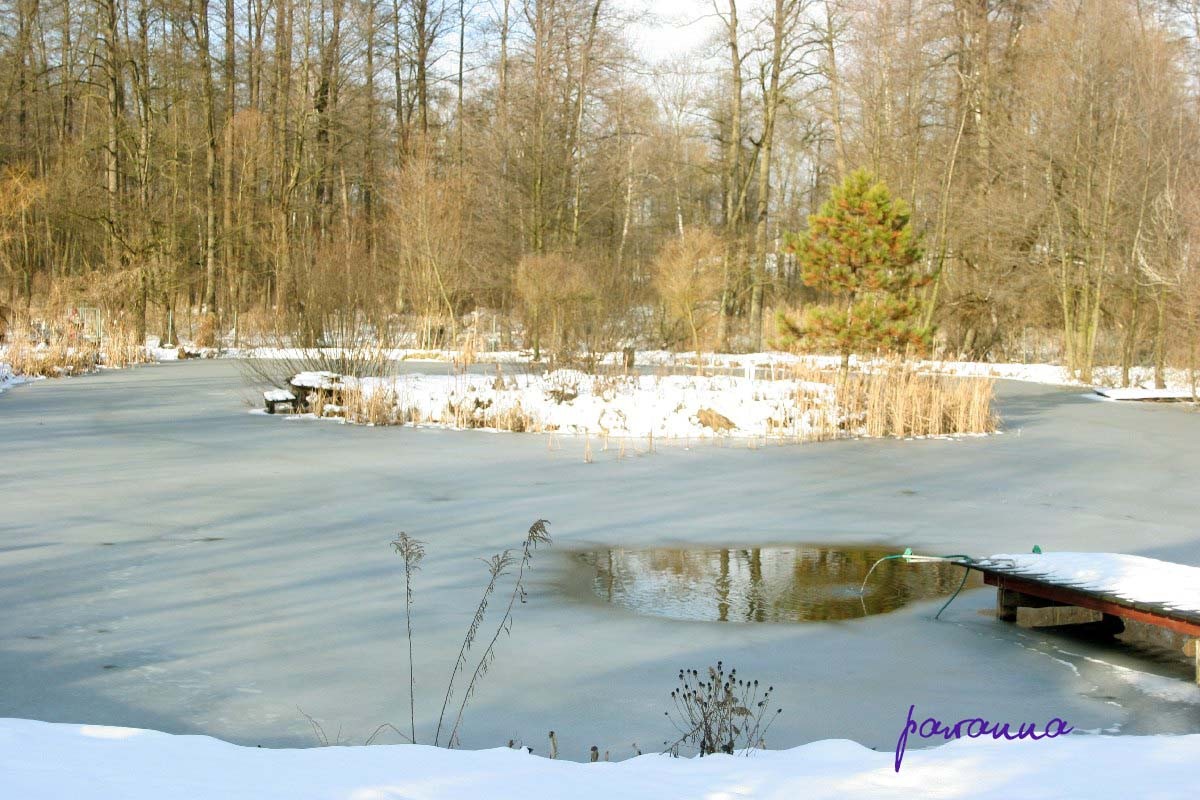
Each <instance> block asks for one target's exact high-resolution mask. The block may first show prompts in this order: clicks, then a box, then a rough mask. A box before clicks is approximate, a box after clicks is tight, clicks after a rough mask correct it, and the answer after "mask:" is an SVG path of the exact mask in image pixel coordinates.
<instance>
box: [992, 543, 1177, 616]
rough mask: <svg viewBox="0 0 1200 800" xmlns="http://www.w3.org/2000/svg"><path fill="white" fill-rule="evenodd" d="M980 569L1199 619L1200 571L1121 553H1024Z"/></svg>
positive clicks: (999, 558)
mask: <svg viewBox="0 0 1200 800" xmlns="http://www.w3.org/2000/svg"><path fill="white" fill-rule="evenodd" d="M979 563H981V564H983V565H994V566H1000V567H1004V568H1009V569H1013V570H1016V571H1019V572H1021V573H1024V574H1027V575H1034V576H1037V577H1038V578H1041V579H1044V580H1048V581H1053V582H1054V583H1061V584H1066V585H1069V586H1075V587H1078V588H1080V589H1087V590H1090V591H1094V592H1101V593H1103V594H1111V595H1115V596H1116V597H1120V598H1122V599H1124V600H1129V601H1131V602H1134V603H1152V604H1156V605H1163V606H1166V607H1167V608H1173V609H1176V610H1178V611H1186V612H1192V613H1197V614H1200V567H1190V566H1188V565H1186V564H1175V563H1172V562H1170V561H1159V560H1158V559H1155V558H1146V557H1144V556H1130V555H1123V554H1121V553H1021V554H1016V555H1013V554H1001V555H995V556H989V557H988V558H986V559H982V560H981V561H980V562H979Z"/></svg>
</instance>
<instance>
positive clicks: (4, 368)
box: [0, 363, 29, 392]
mask: <svg viewBox="0 0 1200 800" xmlns="http://www.w3.org/2000/svg"><path fill="white" fill-rule="evenodd" d="M28 382H29V378H26V377H25V376H24V375H14V374H13V371H12V367H10V366H9V365H8V364H4V363H0V392H3V391H4V390H5V389H11V388H12V387H14V386H20V385H21V384H22V383H28Z"/></svg>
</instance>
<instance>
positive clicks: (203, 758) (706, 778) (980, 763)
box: [0, 719, 1200, 800]
mask: <svg viewBox="0 0 1200 800" xmlns="http://www.w3.org/2000/svg"><path fill="white" fill-rule="evenodd" d="M1197 759H1200V735H1190V736H1145V737H1135V736H1123V737H1108V736H1084V735H1070V736H1065V737H1061V738H1056V739H1045V740H1041V741H1029V740H1024V741H1014V742H1010V741H1003V740H1002V741H993V740H991V739H990V738H986V739H974V740H971V739H967V740H959V741H954V742H951V743H950V744H947V745H943V746H941V747H936V748H929V749H925V750H916V751H911V752H908V753H907V754H906V755H905V758H904V763H903V766H902V768H901V770H900V771H899V772H897V771H895V770H894V769H893V754H892V753H891V752H877V751H873V750H869V749H867V748H865V747H862V746H861V745H859V744H856V743H854V742H851V741H847V740H844V739H843V740H825V741H820V742H813V743H812V744H807V745H804V746H802V747H796V748H793V749H791V750H782V751H760V752H755V753H752V754H750V755H749V756H746V757H741V756H724V755H717V756H709V757H707V758H703V759H676V758H670V757H667V756H663V755H657V754H654V755H643V756H640V757H637V758H633V759H629V760H627V761H623V762H619V763H603V762H602V763H596V764H580V763H574V762H569V761H551V760H549V759H546V758H542V757H539V756H536V755H529V754H527V753H525V752H524V751H519V750H510V749H508V748H500V749H493V750H477V751H469V750H440V749H436V748H432V747H426V746H412V745H389V746H373V747H329V748H313V749H306V750H270V749H259V748H249V747H238V746H236V745H232V744H229V743H227V742H222V741H220V740H218V739H212V738H209V737H206V736H170V735H167V734H164V733H158V732H156V731H148V730H140V729H136V728H111V727H102V726H95V725H67V724H51V723H45V722H33V721H29V720H20V719H0V796H4V797H11V798H21V800H66V798H71V800H162V798H173V799H175V800H483V799H486V800H509V799H510V798H511V800H533V799H535V798H572V800H673V799H674V798H678V799H679V800H701V799H702V798H703V799H704V800H733V799H734V798H745V799H747V800H749V799H750V798H756V799H758V798H761V799H762V800H767V799H768V798H771V799H776V798H777V799H778V800H796V799H797V798H805V799H806V800H818V799H819V798H838V800H841V799H842V798H848V799H849V800H861V799H863V798H878V799H879V800H883V799H884V798H905V799H907V798H913V797H920V798H943V799H945V800H948V799H949V798H971V799H972V800H983V799H984V798H997V800H999V799H1000V798H1003V799H1004V800H1009V798H1013V797H1020V798H1025V799H1026V800H1037V799H1039V798H1045V799H1047V800H1049V799H1050V798H1055V799H1057V798H1068V797H1069V798H1088V800H1106V799H1107V798H1113V800H1118V799H1119V800H1125V799H1126V798H1130V797H1137V798H1143V799H1144V800H1160V799H1161V800H1168V799H1173V798H1183V797H1188V796H1191V794H1192V792H1193V791H1194V788H1193V787H1194V785H1195V765H1196V763H1197Z"/></svg>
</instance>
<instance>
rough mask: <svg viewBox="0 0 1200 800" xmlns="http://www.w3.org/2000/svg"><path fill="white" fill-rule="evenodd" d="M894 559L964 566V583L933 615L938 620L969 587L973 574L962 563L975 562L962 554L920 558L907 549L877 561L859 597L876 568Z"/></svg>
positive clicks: (959, 585)
mask: <svg viewBox="0 0 1200 800" xmlns="http://www.w3.org/2000/svg"><path fill="white" fill-rule="evenodd" d="M893 559H904V560H905V561H906V562H908V563H910V564H911V563H913V562H916V563H918V564H924V563H929V562H933V561H953V562H955V563H958V564H962V566H963V579H962V582H961V583H959V584H958V588H957V589H955V590H954V594H952V595H950V599H949V600H947V601H946V602H945V603H944V604H943V605H942V607H941V608H939V609H938V612H937V613H936V614H934V615H933V618H934V619H937V618H938V617H940V616H941V615H942V612H943V611H945V610H946V608H947V607H948V606H949V605H950V604H951V603H953V602H954V598H956V597H958V593H959V592H961V591H962V589H963V587H964V586H966V585H967V578H968V576H970V574H971V569H970V568H969V567H968V566H967V565H966V564H963V563H962V562H964V561H966V562H970V561H972V560H973V559H972V558H971V557H970V556H967V555H963V554H961V553H955V554H952V555H945V556H918V555H913V551H912V548H911V547H906V548H904V552H903V553H896V554H895V555H890V556H884V557H883V558H881V559H879V560H878V561H876V562H875V563H874V564H872V565H871V568H870V569H869V570H867V575H866V577H865V578H863V582H862V586H860V587H859V589H858V596H859V597H862V596H863V593H864V592H866V590H867V581H868V580H870V578H871V573H872V572H874V571H875V568H876V567H878V566H879V565H880V564H882V563H883V562H884V561H891V560H893ZM864 602H865V601H864ZM864 608H865V606H864Z"/></svg>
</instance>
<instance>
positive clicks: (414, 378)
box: [310, 370, 837, 438]
mask: <svg viewBox="0 0 1200 800" xmlns="http://www.w3.org/2000/svg"><path fill="white" fill-rule="evenodd" d="M310 382H311V381H310ZM345 385H346V386H347V387H348V388H358V389H360V390H361V392H362V394H363V395H364V397H365V398H366V399H368V400H369V398H370V397H372V396H373V395H376V394H377V393H380V392H383V393H385V395H386V397H387V401H388V403H389V404H391V405H394V406H396V407H397V408H398V409H399V415H398V416H399V418H400V419H404V420H412V421H415V422H417V423H418V424H433V425H442V426H450V427H459V428H461V427H471V428H491V429H503V430H513V429H514V423H516V424H517V425H518V426H519V427H517V429H519V430H528V431H559V432H563V433H588V434H600V435H605V436H617V437H621V436H634V437H644V436H656V437H664V438H685V437H694V438H700V437H706V436H713V435H717V434H724V435H730V436H770V437H786V438H808V437H811V436H813V435H815V434H816V433H818V432H820V431H828V430H831V429H835V428H836V425H837V420H836V419H835V418H834V403H833V387H832V386H830V385H829V384H825V383H815V382H809V381H797V380H779V381H762V380H753V379H748V378H744V377H697V376H681V375H672V376H654V375H640V376H639V375H631V376H616V377H597V376H591V375H586V374H584V373H582V372H576V371H573V370H556V371H554V372H551V373H547V374H543V375H514V376H506V377H502V376H495V377H489V376H485V375H420V374H410V375H401V376H399V377H396V378H364V379H361V380H355V379H353V378H347V379H345ZM517 420H519V423H517V422H516V421H517Z"/></svg>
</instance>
